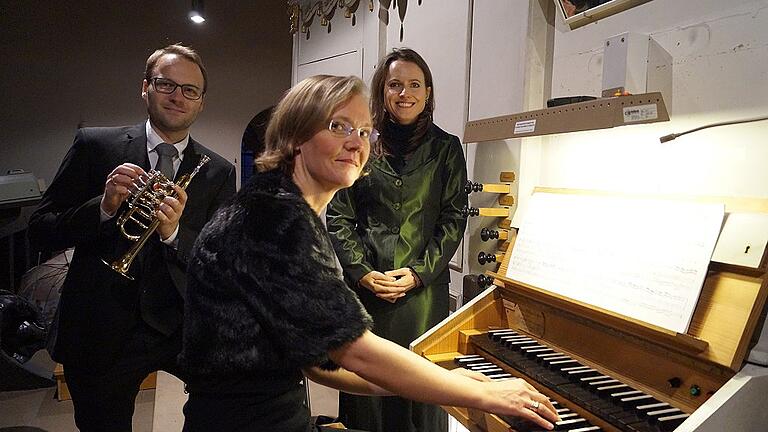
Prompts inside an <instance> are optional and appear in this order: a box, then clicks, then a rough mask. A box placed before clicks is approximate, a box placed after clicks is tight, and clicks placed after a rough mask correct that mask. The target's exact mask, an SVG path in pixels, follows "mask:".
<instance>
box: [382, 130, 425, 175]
mask: <svg viewBox="0 0 768 432" xmlns="http://www.w3.org/2000/svg"><path fill="white" fill-rule="evenodd" d="M417 124H418V123H416V122H414V123H411V124H407V125H403V124H400V123H396V122H393V121H388V122H386V124H385V125H384V130H383V131H382V136H383V137H384V150H385V151H386V153H387V160H388V161H389V165H390V166H391V167H392V169H393V170H395V172H396V173H398V174H400V173H401V172H402V171H403V168H405V164H406V162H407V161H408V159H409V157H410V155H411V153H413V151H414V150H415V149H416V144H415V143H413V142H411V141H412V138H413V134H414V132H415V131H416V125H417Z"/></svg>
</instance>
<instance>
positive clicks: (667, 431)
mask: <svg viewBox="0 0 768 432" xmlns="http://www.w3.org/2000/svg"><path fill="white" fill-rule="evenodd" d="M689 415H690V414H686V413H681V414H675V415H669V416H664V417H659V418H658V419H656V425H657V426H658V427H659V429H661V431H662V432H672V431H673V430H675V429H677V427H678V426H680V425H681V424H682V423H683V422H684V421H685V419H687V418H688V416H689Z"/></svg>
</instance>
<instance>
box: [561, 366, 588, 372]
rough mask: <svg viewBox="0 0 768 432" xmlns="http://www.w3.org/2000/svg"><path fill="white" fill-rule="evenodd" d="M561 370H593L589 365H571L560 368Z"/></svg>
mask: <svg viewBox="0 0 768 432" xmlns="http://www.w3.org/2000/svg"><path fill="white" fill-rule="evenodd" d="M560 370H561V371H563V372H571V371H582V370H594V369H592V368H591V367H589V366H571V367H567V368H562V369H560Z"/></svg>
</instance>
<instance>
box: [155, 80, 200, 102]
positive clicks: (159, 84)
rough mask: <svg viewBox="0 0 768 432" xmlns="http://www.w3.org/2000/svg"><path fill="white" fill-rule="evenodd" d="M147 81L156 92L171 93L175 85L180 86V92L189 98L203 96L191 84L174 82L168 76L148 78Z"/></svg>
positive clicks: (193, 98) (174, 89)
mask: <svg viewBox="0 0 768 432" xmlns="http://www.w3.org/2000/svg"><path fill="white" fill-rule="evenodd" d="M149 82H150V83H152V87H154V88H155V90H157V92H158V93H163V94H171V93H173V92H175V91H176V87H181V94H182V95H184V97H185V98H187V99H189V100H198V99H200V98H201V97H203V91H202V90H200V89H199V88H198V87H197V86H193V85H192V84H176V83H175V82H174V81H172V80H169V79H168V78H159V77H154V78H150V79H149Z"/></svg>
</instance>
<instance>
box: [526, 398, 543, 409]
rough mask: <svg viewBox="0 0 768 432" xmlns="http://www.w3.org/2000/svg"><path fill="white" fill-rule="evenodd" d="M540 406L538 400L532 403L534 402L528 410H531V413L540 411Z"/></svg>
mask: <svg viewBox="0 0 768 432" xmlns="http://www.w3.org/2000/svg"><path fill="white" fill-rule="evenodd" d="M539 405H541V403H540V402H539V401H536V400H535V401H532V402H531V405H530V406H529V407H528V408H529V409H530V410H531V411H536V410H538V409H539Z"/></svg>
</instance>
